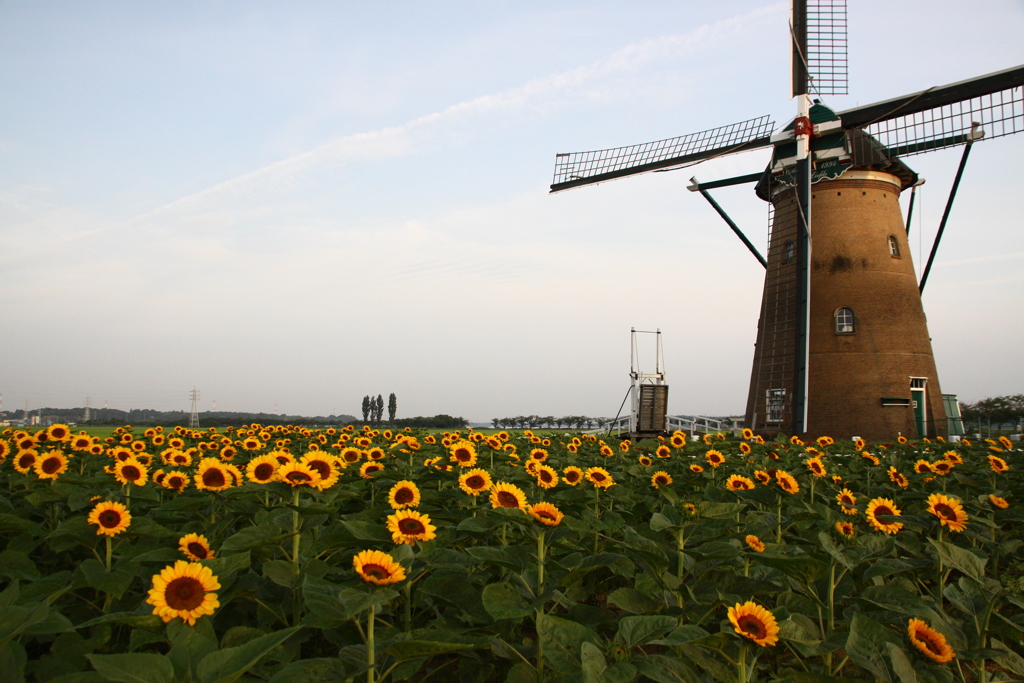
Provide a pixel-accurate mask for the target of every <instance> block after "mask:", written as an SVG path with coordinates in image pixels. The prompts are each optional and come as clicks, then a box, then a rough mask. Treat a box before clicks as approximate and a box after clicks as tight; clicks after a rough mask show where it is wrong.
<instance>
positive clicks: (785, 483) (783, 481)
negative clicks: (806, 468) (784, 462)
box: [775, 470, 800, 494]
mask: <svg viewBox="0 0 1024 683" xmlns="http://www.w3.org/2000/svg"><path fill="white" fill-rule="evenodd" d="M775 483H776V484H778V485H779V487H780V488H781V489H782V490H783V491H785V492H786V493H791V494H795V493H800V484H799V482H797V480H796V478H795V477H794V476H793V475H792V474H790V473H789V472H783V471H782V470H775Z"/></svg>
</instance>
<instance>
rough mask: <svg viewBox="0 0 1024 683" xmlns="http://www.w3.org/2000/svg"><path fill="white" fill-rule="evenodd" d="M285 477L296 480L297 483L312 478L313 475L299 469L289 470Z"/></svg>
mask: <svg viewBox="0 0 1024 683" xmlns="http://www.w3.org/2000/svg"><path fill="white" fill-rule="evenodd" d="M284 478H285V479H287V480H288V481H291V482H295V483H296V484H301V483H302V482H305V481H310V480H312V477H311V476H309V475H308V474H306V473H305V472H299V471H294V472H289V473H288V474H286V475H284Z"/></svg>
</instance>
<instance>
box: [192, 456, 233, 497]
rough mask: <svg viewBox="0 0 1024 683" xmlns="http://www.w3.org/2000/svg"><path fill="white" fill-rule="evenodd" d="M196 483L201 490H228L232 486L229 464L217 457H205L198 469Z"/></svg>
mask: <svg viewBox="0 0 1024 683" xmlns="http://www.w3.org/2000/svg"><path fill="white" fill-rule="evenodd" d="M195 485H196V488H197V489H199V490H200V491H226V490H227V489H229V488H231V486H232V481H231V475H230V474H229V473H228V470H227V465H226V464H225V463H222V462H221V461H220V460H218V459H217V458H203V459H202V460H200V461H199V469H198V470H197V471H196V475H195Z"/></svg>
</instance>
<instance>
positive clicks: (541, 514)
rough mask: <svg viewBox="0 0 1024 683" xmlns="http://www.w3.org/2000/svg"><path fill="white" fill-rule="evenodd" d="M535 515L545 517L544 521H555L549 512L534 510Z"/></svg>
mask: <svg viewBox="0 0 1024 683" xmlns="http://www.w3.org/2000/svg"><path fill="white" fill-rule="evenodd" d="M534 514H535V515H537V516H538V517H543V518H544V519H550V520H552V521H554V519H555V516H554V515H553V514H551V513H550V512H548V511H547V510H534Z"/></svg>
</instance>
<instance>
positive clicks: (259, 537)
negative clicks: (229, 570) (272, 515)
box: [220, 524, 292, 555]
mask: <svg viewBox="0 0 1024 683" xmlns="http://www.w3.org/2000/svg"><path fill="white" fill-rule="evenodd" d="M291 536H292V534H291V533H290V532H288V533H285V532H283V531H282V529H281V528H280V527H278V526H276V525H274V524H261V525H258V526H249V527H246V528H244V529H242V530H241V531H239V532H238V533H236V534H235V535H234V536H231V537H230V538H228V539H227V540H226V541H224V542H223V543H221V545H220V551H221V552H222V553H224V554H225V555H230V554H231V553H237V552H240V551H242V550H250V549H252V548H260V547H262V546H266V545H277V544H278V543H280V542H281V541H283V540H285V539H286V538H291Z"/></svg>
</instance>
